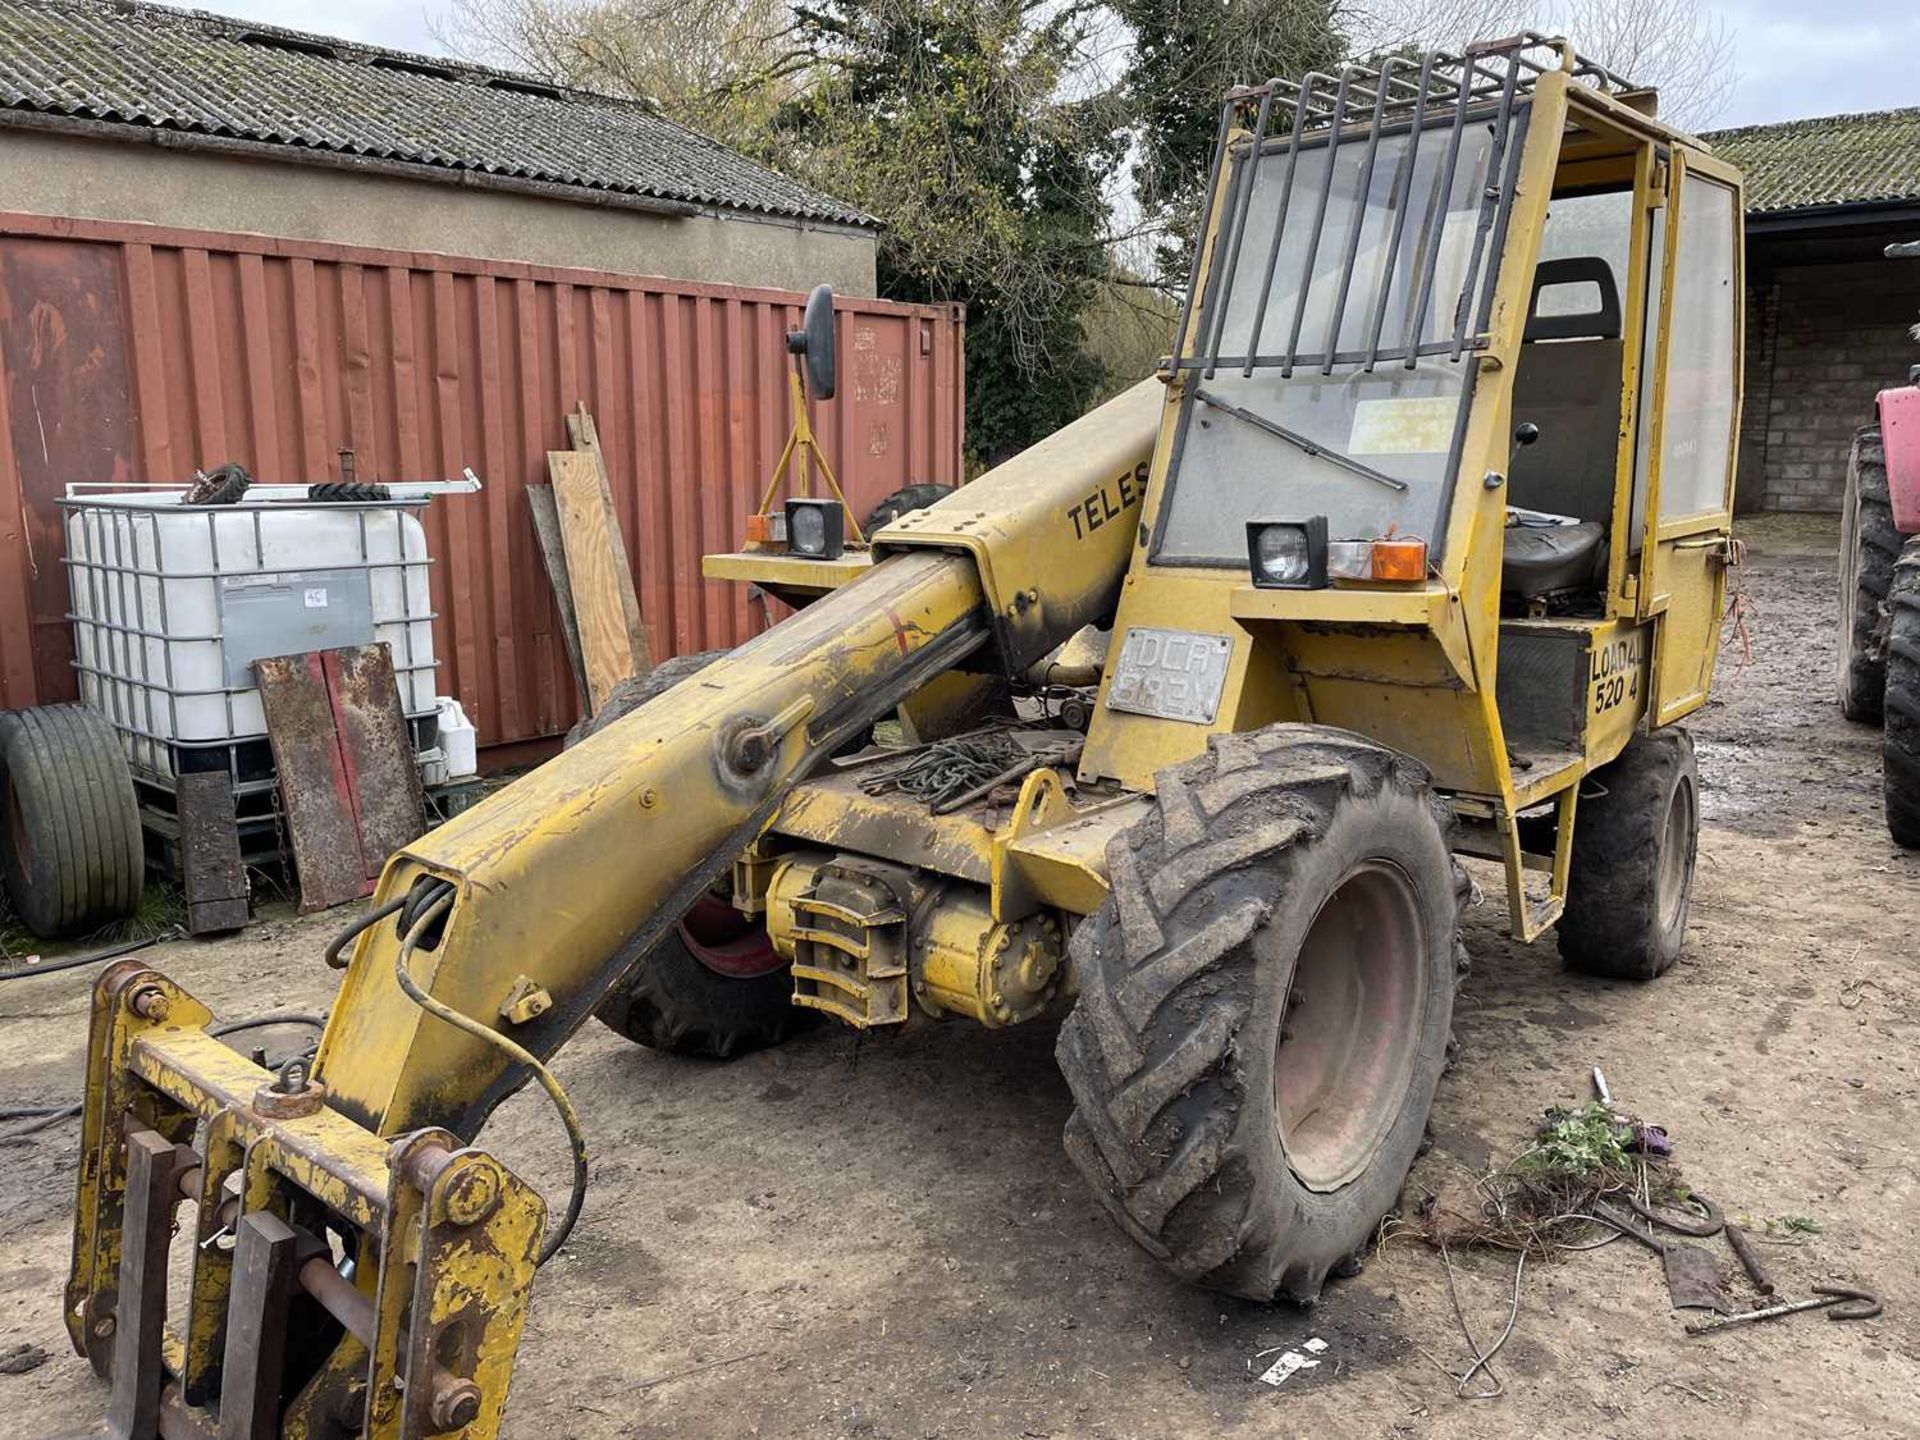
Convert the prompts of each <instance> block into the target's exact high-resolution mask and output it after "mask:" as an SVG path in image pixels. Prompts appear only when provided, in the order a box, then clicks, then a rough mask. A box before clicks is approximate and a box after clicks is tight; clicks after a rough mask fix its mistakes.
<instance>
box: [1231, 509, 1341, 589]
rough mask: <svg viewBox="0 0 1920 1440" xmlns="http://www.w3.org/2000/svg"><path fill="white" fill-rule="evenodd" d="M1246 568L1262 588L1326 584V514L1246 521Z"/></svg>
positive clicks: (1305, 587) (1255, 582)
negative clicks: (1299, 517) (1300, 517)
mask: <svg viewBox="0 0 1920 1440" xmlns="http://www.w3.org/2000/svg"><path fill="white" fill-rule="evenodd" d="M1247 568H1248V569H1249V570H1250V571H1251V572H1252V574H1253V583H1254V584H1255V585H1256V586H1257V587H1259V588H1260V589H1263V590H1318V589H1320V588H1321V587H1322V586H1324V585H1325V584H1326V583H1327V517H1326V516H1324V515H1310V516H1308V517H1307V518H1306V519H1304V520H1249V521H1248V522H1247Z"/></svg>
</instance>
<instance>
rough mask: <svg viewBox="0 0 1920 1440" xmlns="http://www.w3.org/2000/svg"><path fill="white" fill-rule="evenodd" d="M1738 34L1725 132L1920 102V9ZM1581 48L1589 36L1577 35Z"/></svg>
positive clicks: (414, 19)
mask: <svg viewBox="0 0 1920 1440" xmlns="http://www.w3.org/2000/svg"><path fill="white" fill-rule="evenodd" d="M197 3H198V4H199V5H200V7H202V8H205V9H209V10H218V11H221V12H223V13H225V14H229V15H244V16H246V17H248V18H250V19H255V20H266V21H272V22H273V23H275V24H280V25H288V26H292V27H293V28H295V29H299V30H317V31H320V32H321V33H323V34H330V35H339V36H343V37H346V38H348V39H353V40H362V41H366V42H368V43H371V44H376V45H390V46H393V47H395V48H397V49H403V50H420V51H425V52H428V53H436V52H438V51H439V50H440V49H441V46H440V45H439V44H438V43H437V42H436V41H435V40H434V38H433V34H432V32H431V30H430V29H429V28H428V26H429V21H430V17H432V16H433V15H436V14H441V13H444V11H445V9H446V6H447V0H197ZM1713 8H1714V9H1715V10H1716V11H1717V13H1718V14H1719V15H1720V16H1722V17H1723V18H1724V20H1725V21H1726V23H1727V26H1728V27H1729V29H1730V30H1732V31H1733V32H1734V38H1733V48H1734V68H1735V69H1736V70H1737V71H1738V73H1739V76H1740V82H1739V86H1738V88H1737V89H1736V90H1735V92H1734V95H1733V99H1732V101H1731V102H1730V103H1729V104H1728V106H1727V108H1726V110H1725V112H1723V113H1722V114H1721V115H1719V116H1718V117H1717V118H1716V119H1715V120H1714V121H1713V124H1714V125H1715V126H1716V127H1724V126H1730V125H1750V124H1758V123H1761V122H1764V121H1770V120H1794V119H1799V118H1801V117H1803V116H1808V115H1834V114H1838V113H1841V112H1843V111H1848V110H1886V109H1891V108H1893V107H1895V106H1902V105H1920V4H1915V3H1913V0H1740V3H1737V4H1731V5H1719V6H1716V7H1713ZM1574 39H1575V43H1576V44H1577V43H1578V42H1579V37H1578V36H1576V37H1574Z"/></svg>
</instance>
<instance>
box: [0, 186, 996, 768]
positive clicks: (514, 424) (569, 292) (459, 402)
mask: <svg viewBox="0 0 1920 1440" xmlns="http://www.w3.org/2000/svg"><path fill="white" fill-rule="evenodd" d="M803 302H804V297H803V296H800V295H796V294H790V293H787V292H782V291H771V290H748V289H741V288H737V287H730V286H716V285H697V284H683V283H680V282H676V281H671V280H659V279H654V278H649V277H634V276H621V275H608V274H601V273H598V272H589V271H569V270H554V269H547V268H542V267H536V266H528V265H522V264H517V263H506V262H489V261H476V260H464V259H458V258H454V257H449V256H443V255H433V254H417V253H400V252H384V251H373V250H363V249H351V248H346V247H342V246H338V245H325V244H317V243H309V242H297V241H281V240H274V239H270V238H262V237H258V236H244V235H212V234H207V233H204V232H197V231H192V232H189V231H170V230H164V229H157V228H155V227H152V226H142V225H124V224H104V223H98V222H92V221H66V220H57V219H47V218H43V217H37V216H23V215H0V360H3V362H4V368H5V381H6V383H5V386H4V387H3V388H0V433H4V435H5V436H6V438H7V440H8V442H9V443H7V444H5V445H0V703H4V704H5V706H7V707H9V708H15V707H20V706H24V705H31V704H40V703H47V702H50V701H55V700H64V699H71V698H73V696H74V694H75V685H74V677H73V673H72V669H71V666H70V660H71V656H72V648H71V639H70V635H69V627H68V623H67V620H66V618H65V617H66V613H67V609H68V595H67V580H66V575H65V573H64V569H65V567H64V566H63V565H62V563H61V555H60V546H61V530H60V520H59V514H58V511H57V509H56V507H55V501H56V499H57V498H58V497H59V496H60V495H62V494H64V493H65V488H66V485H67V483H68V482H69V481H95V480H98V481H112V482H114V483H116V484H128V483H138V482H146V481H160V482H178V481H180V480H183V479H185V478H187V477H188V476H190V475H191V474H192V472H193V470H194V469H195V467H202V468H208V467H211V466H213V465H217V464H220V463H223V462H225V461H229V460H237V461H239V462H240V463H241V464H243V465H245V466H246V467H247V468H248V469H249V470H251V471H252V472H253V473H254V475H255V476H256V477H257V478H259V479H260V480H262V481H267V482H280V483H311V482H313V481H317V480H327V479H335V480H337V479H339V478H341V466H342V457H341V453H340V452H341V451H343V450H346V451H351V452H352V464H353V467H354V471H355V474H356V477H357V478H359V479H362V480H403V479H419V478H426V477H439V476H449V475H458V474H459V473H460V471H461V469H462V468H463V467H466V466H471V467H472V468H473V469H474V470H475V471H476V472H478V473H479V474H480V475H481V477H482V478H483V479H484V481H485V483H486V489H485V490H484V491H483V492H482V493H481V494H479V495H476V496H453V497H442V498H439V499H436V500H435V501H434V502H433V504H432V505H431V506H430V507H429V509H428V512H427V533H428V543H429V546H430V548H431V551H432V554H433V556H434V565H433V601H434V609H435V611H436V612H437V613H438V616H439V618H438V619H437V621H436V622H435V623H436V636H435V639H436V649H437V651H438V653H439V655H440V658H441V671H440V680H439V686H438V688H439V690H440V691H441V693H443V694H449V695H454V696H457V697H458V698H459V700H460V701H461V703H462V704H463V705H464V706H465V707H466V709H467V712H468V714H469V715H473V716H475V717H477V721H478V724H479V730H480V739H481V743H482V744H483V745H488V746H501V745H508V744H512V743H514V742H518V741H525V740H532V739H538V738H541V737H545V736H551V735H554V734H556V733H558V732H560V731H563V730H564V729H565V728H566V727H567V725H569V724H570V723H571V722H572V719H573V718H574V708H575V704H574V697H573V685H572V681H571V679H570V678H569V673H568V669H567V662H566V655H565V651H564V648H563V646H562V644H561V641H560V637H559V634H558V631H557V622H556V620H555V617H554V611H553V605H552V600H551V596H550V594H549V591H548V588H547V582H546V577H545V574H544V572H543V571H542V570H541V568H540V565H539V560H538V556H537V554H536V551H535V548H534V543H533V532H532V527H531V525H530V522H529V520H528V516H527V506H526V499H525V493H524V492H525V489H526V486H527V485H528V484H529V483H545V481H546V452H547V451H548V450H553V449H564V448H565V447H566V444H567V440H566V428H565V422H564V416H565V413H566V411H567V410H568V409H570V408H571V407H572V406H573V405H574V403H575V402H576V401H582V400H583V401H585V402H586V404H587V407H588V408H589V409H590V410H592V411H593V413H594V416H595V419H596V421H597V422H598V426H599V431H600V437H601V445H602V448H603V450H604V451H605V453H606V457H607V464H608V468H609V470H610V471H611V474H612V478H613V487H614V496H615V504H616V507H617V508H618V510H619V515H620V524H621V527H622V529H623V530H624V532H625V534H626V537H627V546H628V550H629V553H630V555H631V557H632V559H633V562H634V567H635V569H636V571H637V572H638V577H639V589H640V599H641V605H642V608H643V610H644V611H645V614H646V619H647V623H648V625H649V627H650V630H651V634H652V637H653V645H654V652H655V659H656V660H658V659H664V658H665V657H666V656H668V655H671V654H681V653H684V652H687V651H692V650H702V649H708V648H712V647H715V646H728V645H735V644H738V643H739V642H740V641H741V640H743V639H745V638H747V637H748V636H749V635H750V634H752V633H753V632H754V631H755V630H757V629H758V628H760V627H761V626H762V624H763V623H764V620H763V617H762V616H761V614H760V611H759V607H758V606H757V605H755V606H753V607H751V608H750V607H749V602H748V597H747V593H746V589H745V587H743V586H730V585H719V584H709V583H707V582H704V581H703V580H702V579H701V578H700V557H701V555H702V554H704V553H707V552H709V551H716V550H727V549H733V548H736V547H737V545H738V543H739V540H740V536H741V526H742V521H743V517H744V516H745V515H746V514H747V513H748V511H750V510H751V509H752V508H753V507H754V505H755V504H756V503H757V501H758V499H759V492H760V488H761V486H762V485H763V484H764V483H765V480H766V477H767V474H768V472H769V470H770V469H771V467H772V465H773V463H774V461H775V460H777V459H778V457H779V453H780V448H781V446H782V444H783V443H784V442H785V439H786V435H787V428H788V423H789V418H790V417H789V416H788V413H787V409H788V406H787V388H786V385H787V382H786V370H785V365H786V363H787V357H786V351H785V344H784V337H785V334H786V331H787V330H788V329H790V328H793V327H794V326H797V325H798V323H799V315H800V306H801V305H802V303H803ZM838 322H839V344H840V355H841V360H840V389H839V396H838V398H837V399H835V400H833V401H831V402H828V403H824V404H820V403H816V404H815V406H814V423H815V426H816V429H817V430H818V432H819V435H820V439H821V442H822V443H823V445H824V446H825V447H826V450H827V453H828V455H829V456H830V457H831V458H832V462H833V465H834V469H835V472H836V473H837V474H838V475H839V477H840V481H841V484H842V486H843V487H844V488H845V489H846V491H847V495H848V499H849V500H850V502H851V503H852V504H853V505H854V506H855V508H856V509H857V510H858V511H860V512H861V513H864V511H865V509H866V508H867V507H869V506H871V505H872V504H873V503H875V502H876V501H878V500H879V499H880V498H881V497H882V496H884V495H886V494H888V493H889V492H891V491H893V490H895V489H898V488H899V487H900V486H902V485H907V484H913V483H917V482H921V481H936V482H940V483H944V484H956V483H958V482H959V480H960V478H961V475H960V465H961V461H960V448H961V427H962V424H963V415H964V404H965V396H964V388H963V381H962V363H961V356H962V345H963V339H964V337H963V327H962V322H961V319H960V316H959V313H958V311H957V309H955V308H952V307H944V306H907V305H896V304H891V303H888V302H884V301H877V300H860V299H847V298H842V299H841V300H840V301H839V305H838ZM817 484H818V482H817V481H816V485H817Z"/></svg>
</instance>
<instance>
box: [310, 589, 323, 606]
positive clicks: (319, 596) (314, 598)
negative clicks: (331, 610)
mask: <svg viewBox="0 0 1920 1440" xmlns="http://www.w3.org/2000/svg"><path fill="white" fill-rule="evenodd" d="M326 608H327V592H326V591H325V590H309V591H307V609H309V610H324V609H326Z"/></svg>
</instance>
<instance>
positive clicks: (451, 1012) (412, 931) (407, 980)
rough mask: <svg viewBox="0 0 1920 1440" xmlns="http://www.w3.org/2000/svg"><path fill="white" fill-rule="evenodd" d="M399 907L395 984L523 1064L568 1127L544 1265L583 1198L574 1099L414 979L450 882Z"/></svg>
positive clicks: (523, 1055)
mask: <svg viewBox="0 0 1920 1440" xmlns="http://www.w3.org/2000/svg"><path fill="white" fill-rule="evenodd" d="M416 897H417V898H416ZM409 902H413V903H409ZM403 906H404V907H405V911H406V913H405V916H404V917H403V919H406V920H409V921H410V922H411V923H409V924H407V925H406V928H405V933H404V934H403V936H402V937H401V941H400V948H399V949H398V950H397V951H395V952H394V957H393V978H394V979H395V980H396V981H397V982H398V983H399V986H400V988H401V990H403V991H404V992H406V996H407V998H408V999H409V1000H411V1001H413V1003H414V1004H416V1005H418V1006H419V1007H420V1008H421V1009H422V1010H424V1011H426V1012H427V1013H428V1014H429V1015H431V1016H433V1017H434V1018H435V1019H438V1020H443V1021H445V1022H446V1023H447V1024H449V1025H451V1026H453V1028H454V1029H456V1030H460V1031H464V1032H465V1033H466V1034H468V1035H471V1036H473V1037H474V1038H475V1039H477V1040H484V1041H485V1042H486V1043H487V1044H489V1045H492V1046H494V1047H495V1048H496V1049H498V1050H500V1051H501V1052H502V1053H503V1054H505V1055H506V1056H507V1057H508V1058H509V1059H511V1060H513V1061H515V1062H517V1063H518V1064H521V1065H524V1066H526V1067H527V1069H528V1070H530V1071H532V1072H533V1078H534V1079H536V1080H538V1081H539V1082H540V1088H541V1089H542V1090H545V1091H546V1092H547V1098H548V1099H549V1100H551V1101H552V1102H553V1108H554V1109H555V1110H557V1111H559V1112H560V1123H561V1124H563V1125H565V1126H566V1128H567V1144H568V1145H569V1147H571V1149H572V1151H573V1184H572V1188H571V1190H570V1192H569V1194H568V1196H567V1209H566V1213H565V1214H564V1215H562V1216H561V1217H560V1223H559V1224H557V1225H555V1226H554V1227H553V1229H552V1230H550V1231H548V1232H547V1238H546V1239H545V1240H544V1241H542V1242H541V1245H540V1257H539V1260H538V1261H537V1262H536V1263H537V1264H541V1265H544V1264H546V1263H547V1261H549V1260H551V1259H552V1258H553V1257H554V1255H555V1254H556V1253H558V1251H559V1249H560V1247H561V1246H562V1245H564V1244H566V1243H567V1237H568V1236H569V1235H571V1234H572V1233H573V1227H574V1223H575V1222H576V1221H577V1220H579V1218H580V1209H581V1207H582V1206H583V1205H584V1204H585V1203H586V1199H587V1139H586V1135H585V1133H584V1132H583V1131H582V1130H581V1128H580V1116H579V1114H578V1112H576V1111H575V1110H574V1108H573V1101H572V1100H571V1099H569V1098H568V1097H567V1092H566V1090H565V1088H564V1087H562V1085H561V1084H560V1082H559V1081H558V1080H557V1079H555V1078H554V1074H553V1072H552V1071H551V1070H549V1069H547V1067H546V1066H545V1065H543V1064H542V1063H541V1062H540V1059H539V1057H538V1056H536V1055H535V1054H534V1053H533V1052H532V1051H530V1050H528V1049H527V1048H526V1047H525V1046H523V1045H520V1044H519V1043H517V1042H516V1041H514V1040H512V1039H509V1038H508V1037H507V1036H505V1035H502V1034H501V1033H500V1032H499V1031H498V1030H495V1029H494V1028H493V1027H492V1026H491V1025H484V1024H482V1023H481V1022H480V1021H478V1020H476V1019H474V1018H473V1017H472V1016H471V1015H465V1014H462V1013H461V1012H460V1011H458V1010H455V1009H454V1008H453V1007H452V1006H451V1005H447V1004H445V1003H443V1002H441V1001H439V1000H436V999H434V998H433V996H431V995H429V994H428V993H427V992H426V991H425V990H423V989H421V987H420V982H419V981H417V980H415V979H414V978H413V969H412V962H413V952H414V950H415V949H417V948H418V946H419V945H420V942H421V941H422V940H423V939H424V938H425V936H426V934H427V932H428V931H430V930H431V929H432V928H433V926H434V924H435V922H436V921H438V920H439V919H440V918H441V917H442V916H444V915H445V914H446V913H447V911H448V910H450V909H452V908H453V887H452V886H451V885H448V884H447V883H446V882H445V881H430V882H428V883H427V884H424V885H417V886H415V887H414V889H413V890H411V891H409V892H408V894H407V895H406V896H404V897H402V898H401V899H400V900H398V901H394V902H392V903H391V904H389V905H387V906H383V907H382V909H383V910H385V911H387V912H388V913H391V912H392V911H393V910H397V909H401V908H402V907H403Z"/></svg>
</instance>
